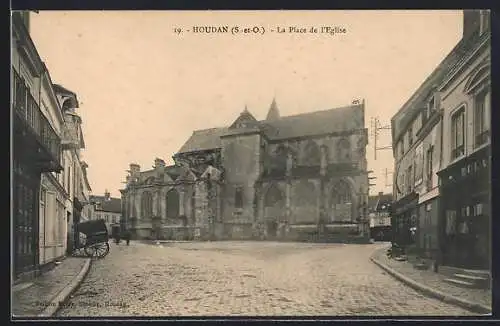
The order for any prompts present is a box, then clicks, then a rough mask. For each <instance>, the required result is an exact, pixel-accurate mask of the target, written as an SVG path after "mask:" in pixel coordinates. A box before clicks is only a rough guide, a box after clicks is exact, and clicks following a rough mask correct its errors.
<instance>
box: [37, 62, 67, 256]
mask: <svg viewBox="0 0 500 326" xmlns="http://www.w3.org/2000/svg"><path fill="white" fill-rule="evenodd" d="M40 95H41V98H40V108H41V110H42V111H43V112H44V114H45V115H46V116H47V118H48V119H49V121H51V124H52V126H54V130H55V131H56V133H57V134H59V135H61V143H63V142H64V140H63V139H64V131H65V128H66V126H65V124H64V116H63V113H62V110H61V107H60V105H59V102H58V100H57V96H56V94H55V92H54V88H53V84H52V80H51V78H50V75H49V73H48V72H46V73H45V74H44V76H43V79H42V87H41V93H40ZM63 150H64V149H63ZM62 155H63V154H61V166H63V165H62V163H63V160H62ZM63 180H64V170H62V171H61V172H60V173H55V172H47V173H43V174H42V178H41V184H40V195H39V199H40V203H39V205H40V207H39V216H40V224H39V225H40V230H39V244H40V245H39V247H40V264H41V265H45V264H49V263H51V262H53V261H55V260H57V259H60V258H61V257H63V256H64V255H65V253H66V234H67V228H66V207H65V204H66V201H67V200H68V199H69V192H68V191H67V190H66V189H65V187H64V183H63Z"/></svg>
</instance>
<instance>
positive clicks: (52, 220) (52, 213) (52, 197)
mask: <svg viewBox="0 0 500 326" xmlns="http://www.w3.org/2000/svg"><path fill="white" fill-rule="evenodd" d="M56 205H57V202H56V193H55V192H54V191H47V201H46V208H45V213H46V214H45V237H46V244H48V245H53V244H54V242H55V240H56V239H55V237H54V229H55V224H56V221H57V216H56Z"/></svg>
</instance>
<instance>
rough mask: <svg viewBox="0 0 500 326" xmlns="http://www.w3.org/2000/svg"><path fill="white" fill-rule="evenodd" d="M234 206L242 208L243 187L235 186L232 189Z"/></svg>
mask: <svg viewBox="0 0 500 326" xmlns="http://www.w3.org/2000/svg"><path fill="white" fill-rule="evenodd" d="M234 207H235V208H243V187H236V188H235V190H234Z"/></svg>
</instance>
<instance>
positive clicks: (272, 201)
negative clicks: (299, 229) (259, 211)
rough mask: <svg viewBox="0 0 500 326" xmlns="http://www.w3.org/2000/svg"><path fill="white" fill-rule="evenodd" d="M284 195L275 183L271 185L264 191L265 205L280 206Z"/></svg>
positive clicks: (282, 203)
mask: <svg viewBox="0 0 500 326" xmlns="http://www.w3.org/2000/svg"><path fill="white" fill-rule="evenodd" d="M284 201H285V196H284V194H283V192H282V191H281V190H280V189H279V188H278V187H276V185H274V184H273V185H271V187H269V189H268V190H267V192H266V197H265V199H264V206H265V207H273V206H282V205H284Z"/></svg>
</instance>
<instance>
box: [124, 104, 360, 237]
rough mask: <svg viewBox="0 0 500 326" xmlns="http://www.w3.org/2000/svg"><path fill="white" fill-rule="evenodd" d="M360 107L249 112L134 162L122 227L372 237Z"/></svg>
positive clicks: (159, 233) (170, 233)
mask: <svg viewBox="0 0 500 326" xmlns="http://www.w3.org/2000/svg"><path fill="white" fill-rule="evenodd" d="M364 113H365V107H364V101H363V102H362V103H356V104H353V105H350V106H345V107H340V108H335V109H329V110H322V111H316V112H311V113H305V114H299V115H293V116H283V117H282V116H280V114H279V110H278V107H277V105H276V101H274V100H273V102H272V104H271V107H270V109H269V112H268V114H267V118H266V119H265V120H261V121H259V120H257V119H256V118H255V117H254V116H253V115H252V114H251V113H250V112H249V111H248V110H247V108H245V110H244V111H243V112H242V113H241V114H240V115H239V117H237V118H236V119H235V121H234V122H233V123H232V124H231V125H230V126H227V127H224V128H212V129H205V130H197V131H194V132H193V134H192V135H191V137H190V138H189V139H188V140H187V141H186V143H185V144H184V145H183V146H182V147H181V149H180V150H179V151H178V153H176V154H175V155H174V156H173V160H174V162H175V164H174V165H171V166H166V164H165V162H164V161H163V160H162V159H159V158H157V159H156V160H155V164H154V168H153V169H151V170H147V171H141V170H140V166H139V165H137V164H131V165H130V170H129V171H128V175H127V177H126V187H125V189H122V190H121V193H122V205H123V206H122V212H123V218H124V220H123V221H122V223H123V224H124V225H126V227H127V228H129V229H130V230H131V231H132V234H133V235H134V237H135V238H138V239H179V238H180V239H288V240H314V239H316V240H319V239H321V238H323V239H326V238H329V239H331V240H332V239H341V238H342V239H344V238H346V237H347V238H349V237H350V238H363V239H364V238H366V237H368V225H367V219H366V215H367V211H366V209H367V203H368V186H369V184H368V174H367V162H366V145H367V138H368V135H367V129H366V128H365V121H364Z"/></svg>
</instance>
